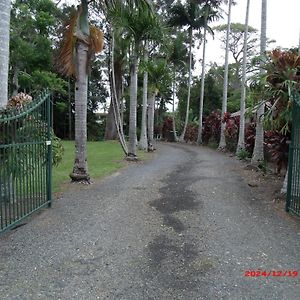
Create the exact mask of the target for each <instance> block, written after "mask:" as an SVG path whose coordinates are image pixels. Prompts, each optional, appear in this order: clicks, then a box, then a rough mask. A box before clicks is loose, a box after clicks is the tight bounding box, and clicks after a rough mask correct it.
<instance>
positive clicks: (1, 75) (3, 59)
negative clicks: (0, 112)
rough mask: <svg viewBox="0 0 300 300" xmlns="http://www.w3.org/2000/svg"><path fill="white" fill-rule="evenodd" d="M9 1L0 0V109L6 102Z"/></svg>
mask: <svg viewBox="0 0 300 300" xmlns="http://www.w3.org/2000/svg"><path fill="white" fill-rule="evenodd" d="M9 28H10V0H0V40H1V43H0V91H1V92H0V108H2V107H5V106H6V104H7V101H8V65H9Z"/></svg>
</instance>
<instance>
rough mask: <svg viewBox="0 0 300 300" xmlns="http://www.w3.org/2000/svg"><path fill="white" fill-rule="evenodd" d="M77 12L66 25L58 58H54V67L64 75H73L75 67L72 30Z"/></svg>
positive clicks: (74, 38)
mask: <svg viewBox="0 0 300 300" xmlns="http://www.w3.org/2000/svg"><path fill="white" fill-rule="evenodd" d="M77 17H78V13H77V12H76V13H75V14H74V15H73V17H72V18H71V20H70V21H69V23H68V24H67V26H66V31H65V34H64V38H63V41H62V46H61V48H60V51H59V54H58V58H57V59H56V67H57V69H58V71H59V72H60V73H62V74H63V75H66V76H74V75H75V72H76V67H75V44H76V39H77V38H76V37H75V36H74V31H75V28H76V23H77Z"/></svg>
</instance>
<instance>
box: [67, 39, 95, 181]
mask: <svg viewBox="0 0 300 300" xmlns="http://www.w3.org/2000/svg"><path fill="white" fill-rule="evenodd" d="M76 50H77V53H76V59H77V79H76V83H75V163H74V168H73V172H72V173H71V174H70V177H71V179H72V180H73V181H85V182H89V181H90V176H89V174H88V165H87V151H86V141H87V92H88V76H87V59H88V46H87V44H86V43H84V42H81V41H78V45H77V49H76Z"/></svg>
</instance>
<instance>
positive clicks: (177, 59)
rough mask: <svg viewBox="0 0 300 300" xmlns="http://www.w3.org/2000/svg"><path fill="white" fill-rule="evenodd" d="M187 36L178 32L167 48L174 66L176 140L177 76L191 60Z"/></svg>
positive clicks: (175, 135)
mask: <svg viewBox="0 0 300 300" xmlns="http://www.w3.org/2000/svg"><path fill="white" fill-rule="evenodd" d="M184 39H185V36H184V34H183V33H180V32H176V33H175V37H174V38H173V39H171V44H170V45H169V47H168V49H167V59H168V61H169V62H170V63H171V64H172V68H173V77H172V79H173V91H172V94H173V95H172V112H173V115H172V121H173V122H172V123H173V134H174V140H175V141H176V142H177V141H178V137H177V133H176V122H175V98H176V77H177V73H178V72H181V71H183V70H184V68H185V66H186V62H187V61H188V60H189V58H188V57H187V54H188V53H187V49H186V47H185V46H184Z"/></svg>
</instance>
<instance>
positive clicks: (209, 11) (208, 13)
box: [197, 0, 220, 145]
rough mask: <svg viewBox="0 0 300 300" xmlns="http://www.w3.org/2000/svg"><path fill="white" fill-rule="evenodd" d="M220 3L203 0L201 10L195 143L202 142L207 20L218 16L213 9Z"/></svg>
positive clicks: (216, 0)
mask: <svg viewBox="0 0 300 300" xmlns="http://www.w3.org/2000/svg"><path fill="white" fill-rule="evenodd" d="M219 5H220V1H218V0H206V1H204V6H203V8H202V10H203V27H204V32H203V55H202V74H201V87H200V103H199V128H198V138H197V143H198V144H199V145H200V144H202V120H203V101H204V82H205V56H206V33H207V31H208V30H209V31H210V32H211V33H213V32H212V30H211V28H210V27H209V26H208V22H210V21H213V20H214V19H217V18H218V12H217V11H216V10H215V9H216V8H218V7H219Z"/></svg>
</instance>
